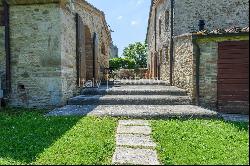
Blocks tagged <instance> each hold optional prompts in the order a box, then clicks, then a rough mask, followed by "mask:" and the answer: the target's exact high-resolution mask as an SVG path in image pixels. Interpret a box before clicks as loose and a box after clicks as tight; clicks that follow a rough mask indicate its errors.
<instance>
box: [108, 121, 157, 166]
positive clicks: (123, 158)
mask: <svg viewBox="0 0 250 166" xmlns="http://www.w3.org/2000/svg"><path fill="white" fill-rule="evenodd" d="M151 130H152V129H151V127H150V124H149V122H148V121H146V120H120V121H119V125H118V128H117V133H116V146H117V147H116V151H115V153H114V155H113V160H112V164H115V165H160V162H159V161H158V157H157V153H156V150H155V147H156V144H155V143H154V142H153V140H152V139H151V137H150V134H151Z"/></svg>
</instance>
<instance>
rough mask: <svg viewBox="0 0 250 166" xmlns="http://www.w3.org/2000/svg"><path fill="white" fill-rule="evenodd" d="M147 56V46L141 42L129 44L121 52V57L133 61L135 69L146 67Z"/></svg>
mask: <svg viewBox="0 0 250 166" xmlns="http://www.w3.org/2000/svg"><path fill="white" fill-rule="evenodd" d="M147 55H148V54H147V44H146V43H143V42H136V43H134V44H130V45H129V46H128V47H126V48H125V49H124V50H123V56H124V57H125V58H128V59H131V60H134V61H135V67H136V68H146V67H147Z"/></svg>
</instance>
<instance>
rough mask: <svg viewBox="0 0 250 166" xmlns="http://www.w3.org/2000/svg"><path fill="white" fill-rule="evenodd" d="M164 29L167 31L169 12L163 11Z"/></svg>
mask: <svg viewBox="0 0 250 166" xmlns="http://www.w3.org/2000/svg"><path fill="white" fill-rule="evenodd" d="M165 27H166V30H168V29H169V11H168V10H167V11H165Z"/></svg>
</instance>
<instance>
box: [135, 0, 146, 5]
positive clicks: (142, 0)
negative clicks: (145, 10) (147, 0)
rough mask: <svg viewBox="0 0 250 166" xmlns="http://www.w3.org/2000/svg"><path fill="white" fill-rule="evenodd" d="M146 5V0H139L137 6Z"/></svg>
mask: <svg viewBox="0 0 250 166" xmlns="http://www.w3.org/2000/svg"><path fill="white" fill-rule="evenodd" d="M143 3H144V0H137V2H136V5H141V4H143Z"/></svg>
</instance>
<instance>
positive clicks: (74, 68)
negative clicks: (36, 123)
mask: <svg viewBox="0 0 250 166" xmlns="http://www.w3.org/2000/svg"><path fill="white" fill-rule="evenodd" d="M3 2H4V3H2V1H1V4H0V11H1V15H0V18H1V21H2V22H1V26H0V77H1V83H2V87H3V89H4V96H5V101H6V102H8V103H9V104H10V105H12V106H23V107H50V106H60V105H63V104H65V103H66V101H67V99H68V98H70V97H73V96H74V95H76V94H78V93H79V90H80V88H81V87H83V86H84V83H85V82H86V81H88V80H94V81H98V80H101V79H102V71H103V70H102V69H103V68H107V67H109V61H108V60H109V54H110V49H109V47H110V43H111V42H112V39H111V34H110V30H109V28H108V25H107V23H106V20H105V15H104V13H103V12H102V11H100V10H98V9H97V8H95V7H94V6H92V5H91V4H89V3H88V2H86V1H85V0H22V1H21V0H18V1H14V0H13V1H12V0H6V1H3Z"/></svg>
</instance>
